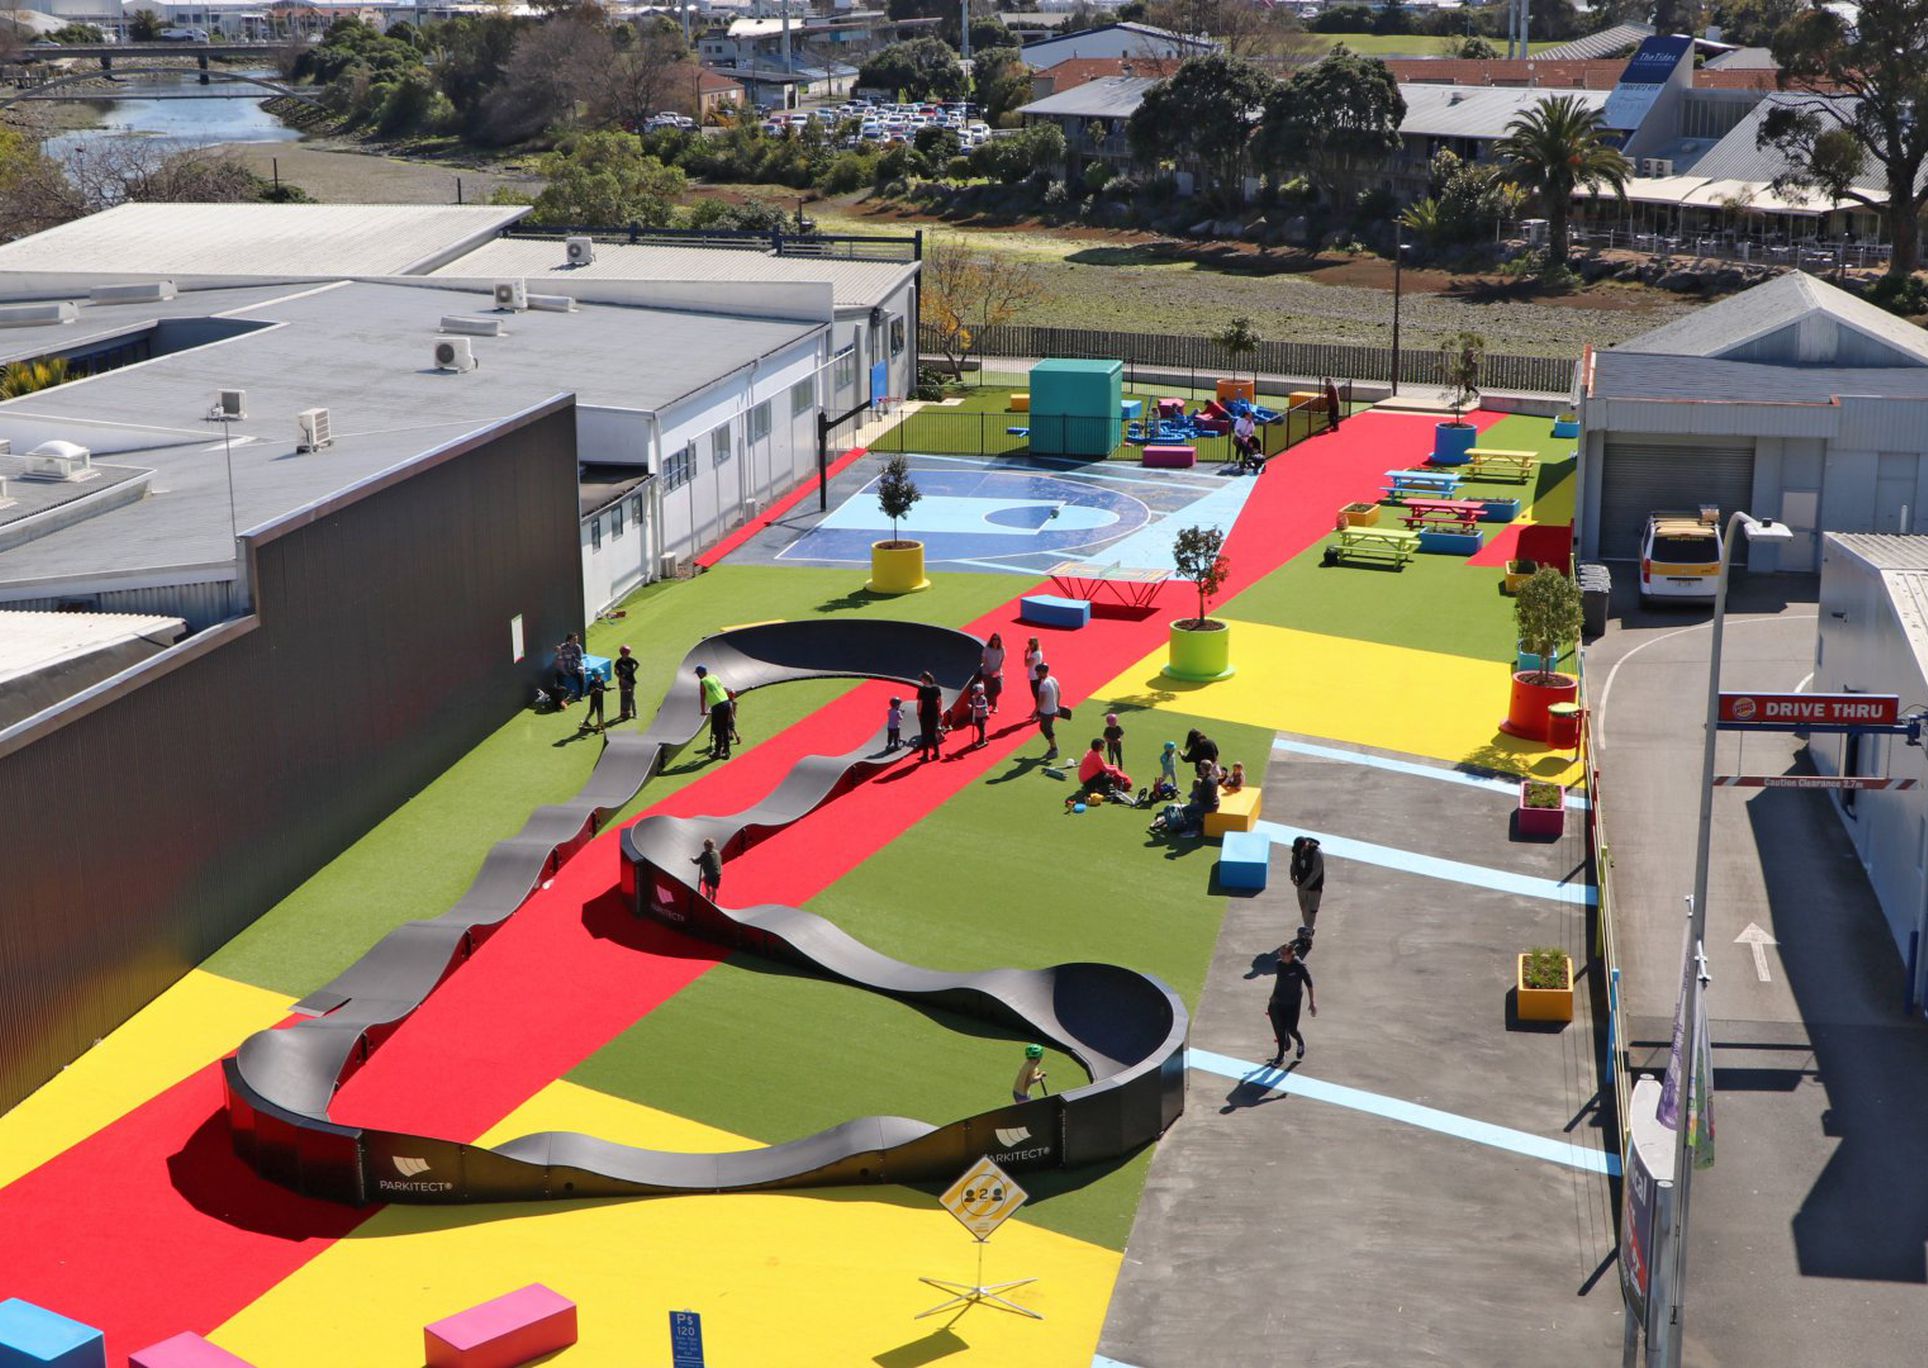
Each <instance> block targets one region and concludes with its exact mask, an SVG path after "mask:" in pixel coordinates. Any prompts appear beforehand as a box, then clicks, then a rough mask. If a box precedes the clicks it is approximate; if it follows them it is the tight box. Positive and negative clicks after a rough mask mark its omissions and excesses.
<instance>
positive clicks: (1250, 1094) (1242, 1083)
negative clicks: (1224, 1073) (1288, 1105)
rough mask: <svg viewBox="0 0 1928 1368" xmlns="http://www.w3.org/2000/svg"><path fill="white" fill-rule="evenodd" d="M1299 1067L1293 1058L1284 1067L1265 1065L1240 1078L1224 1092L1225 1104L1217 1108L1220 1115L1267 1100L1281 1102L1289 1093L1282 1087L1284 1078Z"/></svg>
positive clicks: (1226, 1114) (1260, 1104) (1263, 1102)
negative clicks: (1230, 1088) (1277, 1067)
mask: <svg viewBox="0 0 1928 1368" xmlns="http://www.w3.org/2000/svg"><path fill="white" fill-rule="evenodd" d="M1298 1067H1299V1061H1297V1060H1296V1059H1295V1060H1293V1061H1292V1062H1291V1063H1290V1064H1287V1065H1286V1066H1285V1067H1284V1068H1280V1069H1274V1068H1271V1067H1269V1066H1268V1067H1265V1068H1261V1069H1258V1070H1256V1071H1254V1072H1253V1073H1250V1074H1248V1075H1246V1076H1245V1077H1244V1078H1241V1079H1240V1080H1239V1081H1238V1082H1237V1083H1234V1084H1233V1085H1232V1090H1231V1091H1230V1092H1228V1093H1226V1094H1225V1105H1224V1106H1222V1107H1220V1108H1219V1109H1218V1114H1219V1115H1220V1116H1230V1115H1231V1114H1232V1113H1233V1112H1235V1111H1243V1110H1245V1109H1247V1108H1250V1107H1262V1106H1264V1105H1265V1104H1266V1103H1267V1102H1283V1101H1285V1099H1286V1098H1287V1097H1289V1096H1290V1095H1291V1094H1289V1093H1287V1092H1286V1091H1285V1089H1284V1086H1283V1085H1284V1083H1285V1080H1286V1079H1287V1078H1288V1077H1289V1076H1290V1075H1291V1074H1292V1072H1293V1071H1294V1070H1296V1069H1297V1068H1298Z"/></svg>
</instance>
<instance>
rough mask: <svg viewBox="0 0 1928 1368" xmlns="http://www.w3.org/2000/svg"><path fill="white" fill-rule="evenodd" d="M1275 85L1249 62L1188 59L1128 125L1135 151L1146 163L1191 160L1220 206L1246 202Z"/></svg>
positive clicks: (1220, 56)
mask: <svg viewBox="0 0 1928 1368" xmlns="http://www.w3.org/2000/svg"><path fill="white" fill-rule="evenodd" d="M1276 84H1277V83H1276V82H1275V81H1273V79H1272V78H1271V77H1270V76H1268V75H1266V74H1265V73H1264V72H1263V71H1260V70H1259V69H1258V68H1257V67H1255V66H1253V65H1252V64H1251V63H1249V62H1242V61H1239V60H1237V59H1236V58H1232V57H1227V56H1225V55H1224V54H1222V53H1212V54H1211V55H1209V56H1205V57H1188V58H1186V59H1185V61H1184V62H1183V63H1182V64H1181V65H1180V66H1179V68H1178V71H1177V72H1176V73H1175V74H1174V75H1173V76H1172V77H1171V78H1170V79H1169V80H1164V81H1160V82H1159V83H1158V84H1157V85H1155V86H1153V87H1151V89H1149V90H1147V91H1146V92H1145V97H1144V100H1143V102H1142V103H1141V104H1140V105H1139V106H1138V108H1137V109H1136V110H1135V111H1134V112H1133V113H1132V116H1131V121H1130V123H1128V124H1127V125H1126V133H1127V135H1128V136H1129V137H1130V139H1131V146H1132V150H1133V151H1134V152H1135V153H1137V155H1138V156H1139V157H1141V158H1143V159H1144V160H1146V161H1159V160H1167V161H1171V162H1174V163H1183V162H1191V163H1194V164H1195V165H1196V166H1197V167H1198V170H1199V175H1200V179H1201V180H1202V181H1203V183H1204V186H1203V188H1205V189H1206V191H1207V193H1208V195H1210V196H1211V197H1212V198H1214V199H1216V200H1217V201H1218V202H1219V203H1222V204H1226V205H1237V204H1239V203H1241V202H1242V201H1243V200H1244V193H1243V191H1244V186H1243V181H1244V177H1245V168H1246V164H1247V160H1248V158H1249V156H1250V152H1251V145H1252V134H1253V131H1254V130H1255V129H1257V128H1258V126H1259V120H1260V118H1261V116H1262V115H1263V113H1264V111H1265V107H1266V100H1267V97H1268V96H1269V95H1270V94H1271V93H1272V90H1273V89H1274V87H1275V86H1276Z"/></svg>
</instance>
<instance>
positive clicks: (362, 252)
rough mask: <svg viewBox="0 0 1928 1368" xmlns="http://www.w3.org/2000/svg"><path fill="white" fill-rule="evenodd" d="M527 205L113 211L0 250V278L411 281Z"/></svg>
mask: <svg viewBox="0 0 1928 1368" xmlns="http://www.w3.org/2000/svg"><path fill="white" fill-rule="evenodd" d="M528 212H529V210H528V207H527V206H526V205H459V204H169V203H153V204H121V205H116V206H115V207H114V208H112V209H108V210H105V211H103V212H101V213H98V214H90V215H89V216H88V217H86V218H81V219H75V220H74V221H73V222H71V223H63V224H61V225H60V226H59V227H57V228H49V229H47V230H46V231H45V232H40V233H35V234H34V235H33V236H31V237H24V238H20V239H17V240H16V241H13V242H9V243H5V244H0V277H4V275H6V274H8V273H14V274H27V273H38V274H52V273H58V274H63V275H79V274H86V275H93V276H95V277H97V279H98V281H99V283H102V284H108V283H111V282H112V281H114V280H115V279H116V278H128V277H142V276H157V275H159V276H169V275H174V276H226V277H236V276H280V277H289V276H314V277H340V276H356V275H379V276H397V275H418V274H422V273H424V272H427V271H430V270H433V269H434V268H435V267H437V266H439V265H441V264H442V263H443V262H445V261H447V260H449V259H450V258H452V257H454V256H458V255H460V254H461V253H462V252H464V251H466V250H468V249H469V248H471V247H473V246H475V245H476V244H478V243H480V242H483V241H486V240H487V239H488V238H490V237H493V236H494V235H495V234H496V233H498V232H500V231H501V230H502V229H503V228H505V227H507V226H508V225H509V224H511V223H513V222H515V221H516V220H517V219H519V218H521V217H522V216H523V215H524V214H526V213H528Z"/></svg>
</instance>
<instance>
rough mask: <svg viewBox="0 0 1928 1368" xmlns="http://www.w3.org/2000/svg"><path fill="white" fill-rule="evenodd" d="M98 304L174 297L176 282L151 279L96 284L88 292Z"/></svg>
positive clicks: (134, 302) (133, 302) (135, 302)
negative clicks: (131, 282)
mask: <svg viewBox="0 0 1928 1368" xmlns="http://www.w3.org/2000/svg"><path fill="white" fill-rule="evenodd" d="M87 298H88V299H90V300H92V301H93V302H94V303H96V304H145V303H149V302H151V301H153V300H157V299H172V298H174V282H173V281H171V280H150V281H147V282H146V283H144V284H140V285H96V286H94V288H93V289H91V290H89V291H88V292H87Z"/></svg>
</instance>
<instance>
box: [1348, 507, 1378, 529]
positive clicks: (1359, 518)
mask: <svg viewBox="0 0 1928 1368" xmlns="http://www.w3.org/2000/svg"><path fill="white" fill-rule="evenodd" d="M1378 525H1379V505H1378V504H1369V503H1356V504H1347V505H1345V507H1343V508H1341V509H1340V510H1339V526H1341V527H1377V526H1378Z"/></svg>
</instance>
